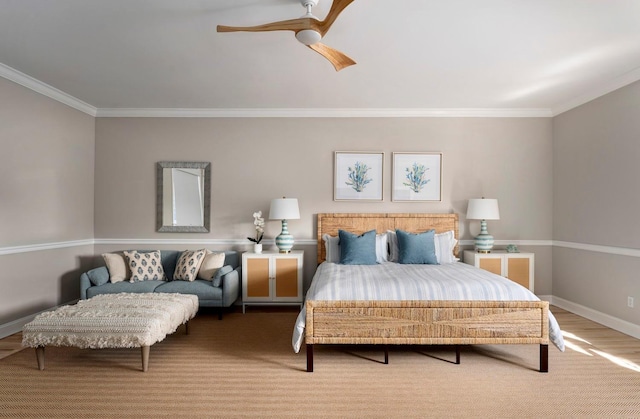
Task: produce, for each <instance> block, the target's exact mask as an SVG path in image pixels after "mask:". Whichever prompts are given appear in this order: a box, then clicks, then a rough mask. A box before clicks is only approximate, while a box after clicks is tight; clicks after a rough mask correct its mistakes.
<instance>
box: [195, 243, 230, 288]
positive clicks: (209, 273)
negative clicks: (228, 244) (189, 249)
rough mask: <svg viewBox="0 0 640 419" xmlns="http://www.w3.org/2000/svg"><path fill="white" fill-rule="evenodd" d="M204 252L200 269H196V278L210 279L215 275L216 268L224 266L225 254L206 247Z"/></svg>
mask: <svg viewBox="0 0 640 419" xmlns="http://www.w3.org/2000/svg"><path fill="white" fill-rule="evenodd" d="M206 252H207V253H206V254H205V256H204V259H202V264H201V265H200V269H199V270H198V279H204V280H207V281H211V280H213V277H214V276H216V273H218V270H219V269H220V268H222V267H223V266H224V258H225V254H224V252H221V253H214V252H212V251H211V250H208V249H207V251H206Z"/></svg>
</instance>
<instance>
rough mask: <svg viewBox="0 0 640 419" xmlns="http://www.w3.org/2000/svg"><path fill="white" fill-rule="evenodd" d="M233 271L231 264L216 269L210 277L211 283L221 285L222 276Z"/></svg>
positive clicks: (216, 285) (215, 285)
mask: <svg viewBox="0 0 640 419" xmlns="http://www.w3.org/2000/svg"><path fill="white" fill-rule="evenodd" d="M232 271H233V267H232V266H231V265H224V266H223V267H222V268H220V269H218V272H216V274H215V275H214V276H213V278H211V285H213V286H214V287H219V286H220V285H222V277H223V276H225V275H226V274H228V273H229V272H232Z"/></svg>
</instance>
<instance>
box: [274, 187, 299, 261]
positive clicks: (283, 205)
mask: <svg viewBox="0 0 640 419" xmlns="http://www.w3.org/2000/svg"><path fill="white" fill-rule="evenodd" d="M269 219H270V220H282V232H281V233H280V235H279V236H278V237H276V246H278V249H279V250H280V253H289V252H290V251H291V249H292V248H293V236H292V235H291V234H289V230H288V229H287V220H298V219H300V209H299V208H298V200H297V199H296V198H284V197H282V198H278V199H273V200H271V207H270V208H269Z"/></svg>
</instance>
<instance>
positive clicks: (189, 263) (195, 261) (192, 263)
mask: <svg viewBox="0 0 640 419" xmlns="http://www.w3.org/2000/svg"><path fill="white" fill-rule="evenodd" d="M206 253H207V251H206V250H205V249H200V250H185V251H184V252H182V254H181V255H180V257H179V258H178V263H177V264H176V270H175V271H174V272H173V280H174V281H176V280H181V281H189V282H191V281H193V280H195V279H196V277H197V276H198V270H199V269H200V265H201V264H202V260H203V259H204V256H205V254H206Z"/></svg>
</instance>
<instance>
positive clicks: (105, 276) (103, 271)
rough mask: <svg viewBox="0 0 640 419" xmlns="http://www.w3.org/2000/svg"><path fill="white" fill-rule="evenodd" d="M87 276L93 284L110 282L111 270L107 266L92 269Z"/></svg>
mask: <svg viewBox="0 0 640 419" xmlns="http://www.w3.org/2000/svg"><path fill="white" fill-rule="evenodd" d="M87 276H88V277H89V281H91V284H93V285H104V284H106V283H107V282H109V270H108V269H107V267H106V266H101V267H99V268H95V269H91V270H90V271H89V272H87Z"/></svg>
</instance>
